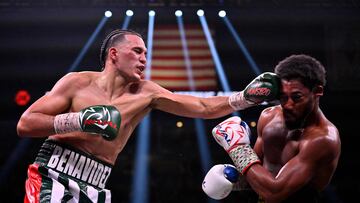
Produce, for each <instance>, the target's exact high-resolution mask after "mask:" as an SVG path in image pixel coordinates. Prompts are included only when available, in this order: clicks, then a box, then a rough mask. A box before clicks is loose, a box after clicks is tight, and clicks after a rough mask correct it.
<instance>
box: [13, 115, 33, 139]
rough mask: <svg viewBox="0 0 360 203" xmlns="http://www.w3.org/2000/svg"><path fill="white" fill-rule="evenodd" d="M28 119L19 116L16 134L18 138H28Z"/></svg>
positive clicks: (29, 127)
mask: <svg viewBox="0 0 360 203" xmlns="http://www.w3.org/2000/svg"><path fill="white" fill-rule="evenodd" d="M28 120H29V119H28V118H27V116H26V115H23V116H21V118H20V120H19V122H18V124H17V126H16V132H17V135H18V136H19V137H28V136H29V135H30V133H31V126H30V125H29V123H30V122H28Z"/></svg>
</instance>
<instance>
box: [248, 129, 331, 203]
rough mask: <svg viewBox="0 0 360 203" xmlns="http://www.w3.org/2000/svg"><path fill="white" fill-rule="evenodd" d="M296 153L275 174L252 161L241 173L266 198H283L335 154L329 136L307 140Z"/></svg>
mask: <svg viewBox="0 0 360 203" xmlns="http://www.w3.org/2000/svg"><path fill="white" fill-rule="evenodd" d="M303 145H304V146H302V147H301V149H300V152H299V154H298V155H296V156H295V157H294V158H292V159H291V160H290V161H289V162H287V163H286V164H285V165H284V166H283V167H282V168H281V170H280V171H279V173H278V174H277V176H276V177H273V175H272V174H271V173H270V172H269V171H267V170H266V169H265V168H264V167H262V166H261V165H260V164H255V165H253V166H252V167H250V169H249V170H248V171H247V173H246V174H245V176H246V180H247V181H248V182H249V184H250V185H251V187H252V188H253V189H254V190H255V191H256V192H257V193H258V194H259V195H260V196H262V197H263V198H264V199H265V200H266V201H268V202H278V201H281V200H284V199H285V198H287V197H288V196H289V195H291V194H292V193H294V192H296V191H297V190H299V189H300V188H302V187H303V186H304V185H306V184H307V183H309V182H310V181H311V180H312V179H313V178H314V175H315V174H317V173H318V170H319V168H320V167H322V166H323V165H329V164H331V162H332V161H333V160H334V159H335V158H336V157H337V152H336V151H337V147H336V143H335V142H334V141H333V140H331V139H330V138H329V136H322V137H318V138H316V139H314V140H310V141H307V142H306V143H304V144H303Z"/></svg>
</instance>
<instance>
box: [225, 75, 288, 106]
mask: <svg viewBox="0 0 360 203" xmlns="http://www.w3.org/2000/svg"><path fill="white" fill-rule="evenodd" d="M280 84H281V83H280V79H279V77H278V76H277V75H276V74H275V73H271V72H265V73H262V74H261V75H259V76H257V77H256V78H255V79H254V80H253V81H251V82H250V83H249V84H248V85H247V86H246V88H245V89H244V90H243V91H241V92H237V93H234V94H232V95H231V96H230V97H229V105H230V106H231V107H232V108H233V109H234V110H242V109H246V108H248V107H251V106H254V105H257V104H259V103H262V102H264V101H266V102H269V101H273V100H276V99H278V97H279V89H280Z"/></svg>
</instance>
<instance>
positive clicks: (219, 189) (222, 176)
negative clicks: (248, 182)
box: [202, 164, 239, 200]
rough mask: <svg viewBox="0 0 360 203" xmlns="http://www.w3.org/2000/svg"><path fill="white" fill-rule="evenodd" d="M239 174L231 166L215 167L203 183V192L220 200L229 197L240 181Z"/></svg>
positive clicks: (220, 165) (221, 165)
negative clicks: (236, 183) (235, 184)
mask: <svg viewBox="0 0 360 203" xmlns="http://www.w3.org/2000/svg"><path fill="white" fill-rule="evenodd" d="M238 177H239V172H238V171H237V170H236V168H235V166H233V165H230V164H219V165H215V166H213V167H212V168H211V169H210V170H209V171H208V173H207V174H206V176H205V178H204V181H203V182H202V189H203V191H204V192H205V193H206V194H207V195H208V196H209V197H211V198H213V199H216V200H220V199H224V198H225V197H227V196H228V195H229V194H230V192H231V191H232V189H233V186H234V183H235V182H236V181H237V180H238Z"/></svg>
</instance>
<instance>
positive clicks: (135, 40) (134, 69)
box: [114, 35, 147, 82]
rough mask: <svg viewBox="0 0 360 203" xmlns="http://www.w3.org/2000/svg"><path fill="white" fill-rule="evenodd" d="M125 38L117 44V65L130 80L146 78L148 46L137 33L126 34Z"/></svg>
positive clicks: (121, 72)
mask: <svg viewBox="0 0 360 203" xmlns="http://www.w3.org/2000/svg"><path fill="white" fill-rule="evenodd" d="M124 37H125V39H124V40H123V41H122V42H120V43H119V44H117V45H116V46H115V49H116V51H117V54H116V57H115V60H114V61H115V66H116V67H117V69H118V70H119V72H120V74H121V75H122V76H123V77H124V78H126V79H127V80H129V81H130V82H136V81H139V80H140V79H142V78H144V70H145V65H146V51H147V50H146V47H145V43H144V41H143V40H142V39H141V38H140V37H139V36H137V35H125V36H124Z"/></svg>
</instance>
